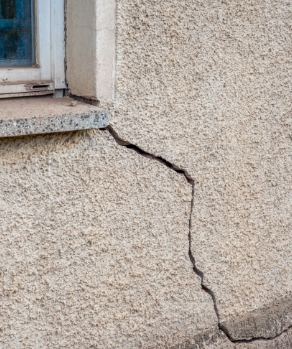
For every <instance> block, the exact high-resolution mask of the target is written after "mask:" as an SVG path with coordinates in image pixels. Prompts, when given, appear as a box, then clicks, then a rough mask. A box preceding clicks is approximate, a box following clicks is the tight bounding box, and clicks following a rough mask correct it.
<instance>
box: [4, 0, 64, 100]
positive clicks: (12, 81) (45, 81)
mask: <svg viewBox="0 0 292 349" xmlns="http://www.w3.org/2000/svg"><path fill="white" fill-rule="evenodd" d="M34 4H35V58H36V64H35V65H34V66H31V67H0V98H8V97H22V96H36V95H46V94H53V93H56V90H59V91H62V92H63V89H66V87H67V86H66V81H65V4H64V0H34ZM48 52H49V54H48ZM57 94H58V93H56V95H57ZM61 94H62V93H61Z"/></svg>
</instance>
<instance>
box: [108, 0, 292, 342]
mask: <svg viewBox="0 0 292 349" xmlns="http://www.w3.org/2000/svg"><path fill="white" fill-rule="evenodd" d="M291 16H292V2H291V1H286V0H285V1H284V0H269V1H268V0H257V1H253V0H250V1H241V2H240V1H237V0H231V1H221V0H220V1H219V0H215V1H214V0H204V1H199V0H184V1H181V0H178V1H173V0H171V1H170V0H166V1H151V0H148V1H143V0H138V1H132V0H125V1H124V0H123V1H121V0H118V2H117V81H116V104H115V108H114V110H113V116H112V121H111V122H112V125H113V127H114V129H115V131H116V132H117V133H118V134H119V136H120V137H121V138H122V139H123V140H125V141H128V142H130V143H133V144H136V145H137V146H139V147H140V148H142V149H144V150H146V151H147V152H149V153H152V154H155V155H157V156H161V157H163V158H164V159H167V160H168V161H170V162H171V163H173V164H175V165H176V166H178V167H180V168H183V169H185V170H186V171H188V173H189V174H190V175H191V177H192V178H193V180H194V181H195V192H194V210H193V216H192V241H193V242H192V253H193V256H194V258H195V260H196V266H197V268H198V269H199V270H200V271H201V272H202V273H203V274H204V281H203V283H204V285H205V286H206V287H208V288H209V289H210V290H211V291H213V293H214V296H215V300H216V305H217V309H218V316H219V321H220V323H221V325H222V326H224V327H225V331H226V332H228V333H229V335H230V336H231V337H232V338H233V339H235V340H239V339H251V338H258V337H263V338H272V337H275V336H277V335H279V334H280V333H281V332H282V331H284V330H285V329H286V328H288V327H289V326H291V325H292V320H291V318H292V306H291V292H292V273H291V270H292V253H291V252H292V251H291V246H292V237H291V202H292V179H291V178H292V177H291V171H292V160H291V137H292V133H291V131H292V128H291V127H292V115H291V101H292V97H291V96H292V94H291V92H292V91H291V81H290V80H291V69H292V56H291V50H292V29H291Z"/></svg>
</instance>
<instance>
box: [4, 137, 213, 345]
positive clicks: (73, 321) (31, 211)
mask: <svg viewBox="0 0 292 349" xmlns="http://www.w3.org/2000/svg"><path fill="white" fill-rule="evenodd" d="M0 164H1V166H0V181H1V188H2V190H1V191H0V227H1V234H0V239H1V242H0V270H1V288H0V289H1V312H0V324H1V331H0V347H1V348H3V349H14V348H15V349H19V348H78V349H80V348H103V349H104V348H120V349H123V348H152V347H153V348H154V347H155V348H164V347H165V346H166V345H167V346H171V345H175V344H177V343H184V342H186V341H187V340H191V339H192V338H194V337H195V336H196V335H199V334H201V333H205V332H207V331H210V330H213V331H214V330H216V328H217V319H216V315H215V314H214V309H213V304H212V301H211V299H210V297H209V295H207V294H206V293H204V292H202V291H201V287H200V279H199V277H198V276H196V275H195V274H194V273H193V270H192V263H191V261H190V259H189V256H188V250H189V239H188V234H189V216H190V210H191V205H190V203H191V186H190V184H189V183H188V182H187V181H186V179H185V177H184V176H183V175H181V174H178V173H176V172H175V171H173V170H171V169H169V168H167V167H166V166H164V165H163V164H161V163H159V162H158V161H155V160H153V159H149V158H147V157H143V156H141V155H139V154H137V153H136V152H135V151H133V150H130V149H127V148H125V147H122V146H119V145H117V144H116V142H115V141H114V139H113V138H112V136H110V135H109V133H108V132H107V131H103V132H102V131H91V132H77V133H71V134H70V133H69V134H63V135H62V134H60V135H51V136H50V135H48V136H43V137H42V136H39V137H27V138H20V139H7V140H1V141H0Z"/></svg>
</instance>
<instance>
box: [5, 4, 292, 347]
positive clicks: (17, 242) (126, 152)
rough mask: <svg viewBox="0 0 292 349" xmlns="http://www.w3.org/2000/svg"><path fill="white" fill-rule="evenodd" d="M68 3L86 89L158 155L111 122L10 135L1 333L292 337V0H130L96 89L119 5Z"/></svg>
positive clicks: (179, 340)
mask: <svg viewBox="0 0 292 349" xmlns="http://www.w3.org/2000/svg"><path fill="white" fill-rule="evenodd" d="M74 3H76V4H77V5H78V6H79V11H77V12H76V13H75V15H74V13H73V12H71V14H73V17H72V18H71V17H70V18H71V19H70V18H69V17H68V20H69V21H70V20H71V25H72V24H74V22H75V24H76V27H75V28H73V27H72V26H71V27H70V25H69V26H68V27H67V33H68V31H70V30H77V34H78V35H79V34H80V37H82V38H83V37H85V38H86V37H87V36H88V42H86V41H83V42H82V40H81V39H80V37H79V36H78V35H77V36H76V40H77V43H78V45H79V44H80V46H77V43H76V42H75V43H74V37H72V36H71V39H72V40H71V41H70V42H68V46H67V48H68V47H69V46H70V47H69V50H68V51H67V53H69V54H70V52H71V53H72V56H74V55H76V56H75V58H76V57H77V58H78V59H76V61H74V62H73V63H72V64H73V66H74V65H75V68H74V69H73V68H72V67H73V66H71V68H70V69H73V71H72V70H71V71H70V69H69V68H68V74H69V75H70V74H71V77H72V74H73V75H75V76H74V79H73V80H72V81H74V83H75V82H77V81H79V82H80V88H81V90H78V86H77V87H76V89H75V94H77V95H81V96H82V95H84V96H85V97H91V98H95V99H100V101H101V104H102V105H105V106H107V107H108V108H109V110H110V112H111V125H112V127H113V130H114V131H115V132H116V133H114V132H112V135H113V136H115V137H116V138H117V137H119V139H118V140H119V141H120V143H121V144H124V145H125V144H132V145H136V146H137V147H139V148H140V149H143V150H144V151H146V152H148V154H145V153H143V152H139V149H138V148H135V149H136V150H135V149H127V148H126V147H123V146H122V145H118V144H117V143H116V142H115V141H114V138H113V136H112V135H110V134H109V132H108V131H92V132H77V133H70V134H63V135H51V136H43V137H40V136H39V137H27V138H19V139H7V140H1V141H0V163H1V166H0V181H1V188H2V191H0V229H1V234H0V238H1V243H0V256H1V258H0V260H1V262H0V263H1V279H0V280H1V288H0V290H1V312H0V324H1V326H2V328H1V329H2V331H0V347H1V348H3V349H8V348H9V349H11V348H15V349H16V348H17V349H18V348H32V349H34V348H98V349H113V348H115V349H116V348H121V349H125V348H129V349H132V348H149V349H150V348H153V349H154V348H171V349H194V348H209V349H211V348H212V349H214V348H216V349H234V348H236V349H245V348H246V349H249V348H252V349H256V348H257V349H269V348H289V347H292V343H291V338H292V335H291V329H289V327H291V325H292V323H291V316H292V300H291V291H292V280H291V272H290V270H291V267H292V258H291V246H292V244H291V234H290V232H291V213H290V212H291V202H292V201H291V184H292V183H291V175H290V173H291V169H292V168H291V167H292V164H291V137H292V136H291V126H292V122H291V120H292V119H291V83H290V80H289V79H290V75H289V74H291V68H292V61H291V48H292V47H291V46H292V45H291V44H292V35H291V34H292V33H291V5H292V2H291V1H290V0H289V1H283V0H280V1H279V0H278V1H274V0H266V1H264V0H258V1H245V2H239V1H237V0H231V1H228V2H226V1H219V0H215V1H213V0H207V1H198V0H185V1H181V0H165V1H152V0H147V1H146V0H144V1H142V0H138V1H133V0H123V1H122V0H118V1H117V13H116V51H115V50H112V49H111V50H110V52H111V54H112V55H113V53H114V52H116V76H115V81H114V83H113V81H111V82H110V83H108V84H107V85H106V86H101V87H100V93H98V88H97V87H98V86H97V82H98V81H99V78H100V76H102V77H104V76H107V74H109V75H110V76H111V78H112V77H113V75H112V71H111V70H110V68H109V69H104V70H103V73H104V74H105V75H99V74H98V72H100V71H102V67H104V65H103V64H104V63H105V64H106V67H112V65H111V64H112V61H110V62H108V61H107V60H104V58H105V55H103V58H102V59H101V60H100V61H99V60H98V55H99V54H102V53H105V52H106V51H103V50H102V47H103V45H105V47H107V44H106V42H107V41H106V39H105V37H104V36H102V34H101V33H106V35H109V34H111V35H109V39H108V40H109V43H110V45H112V44H113V35H112V33H113V27H112V24H113V23H112V22H111V23H107V24H108V27H107V26H106V27H104V26H103V25H100V24H101V23H104V21H105V17H102V16H101V14H100V13H99V12H98V11H99V7H98V6H97V4H101V5H102V4H103V5H104V6H105V7H106V8H108V9H109V8H111V10H113V9H115V6H113V5H115V4H114V3H113V2H112V1H111V2H110V4H111V6H107V3H106V2H105V1H103V0H98V1H96V2H94V1H90V2H88V3H87V2H86V5H87V7H84V3H85V2H84V1H82V2H76V1H75V0H74V1H73V0H72V1H68V5H69V6H71V5H73V4H74ZM74 9H75V10H76V9H77V10H78V8H77V7H74ZM83 10H86V11H85V12H84V11H83ZM82 11H83V12H82ZM80 13H83V14H84V13H86V14H87V15H86V16H87V17H88V21H87V22H84V18H83V17H82V16H79V15H80ZM111 14H112V12H111ZM74 16H75V17H76V19H74V18H75V17H74ZM78 16H79V17H78ZM98 18H101V21H100V22H101V23H100V22H99V21H98ZM77 19H78V20H77ZM78 26H80V31H78ZM98 35H101V37H102V40H101V41H98V40H97V38H98V37H99V36H98ZM78 37H79V39H78ZM103 40H105V41H103ZM98 44H100V46H99V48H98ZM88 46H89V50H87V47H88ZM94 47H95V49H94ZM107 48H109V47H107ZM70 50H72V51H70ZM74 52H75V53H74ZM82 57H84V61H82ZM91 57H92V61H91V64H90V65H86V64H84V63H86V61H87V60H90V59H91ZM111 57H112V56H111ZM108 63H109V64H108ZM68 64H69V61H68ZM69 65H70V64H69ZM79 65H80V67H82V69H80V70H78V66H79ZM92 70H93V71H94V70H95V71H94V72H93V74H90V73H89V71H90V72H91V73H92ZM113 70H114V69H113ZM69 75H68V76H69ZM69 82H70V79H69ZM113 86H116V87H115V91H112V89H113ZM69 87H70V86H69ZM103 87H105V88H104V89H103ZM72 92H74V90H72ZM112 96H115V99H114V100H112V101H110V100H111V98H112ZM121 140H123V142H121ZM132 148H133V147H132ZM151 154H152V155H154V157H153V156H151ZM155 156H156V157H162V158H163V159H165V160H167V161H168V163H163V162H160V161H159V160H161V159H159V158H155ZM170 167H172V168H170ZM174 168H175V169H177V170H179V169H182V170H184V171H185V174H187V176H188V178H189V180H190V181H191V182H192V181H193V183H194V187H193V186H192V185H191V184H190V183H188V181H187V180H186V178H185V176H184V175H183V174H180V173H177V172H176V171H174ZM193 189H194V190H193ZM190 218H191V226H189V222H190ZM190 231H191V236H190V237H191V258H190V256H189V247H190V246H189V232H190ZM192 258H194V260H192ZM192 262H193V264H192ZM193 267H195V268H194V269H195V271H194V270H193ZM201 283H203V285H204V286H203V289H202V288H201ZM211 296H213V298H212V297H211ZM219 328H220V329H219ZM227 335H228V336H229V337H230V338H227ZM242 339H244V340H245V339H246V340H251V341H250V342H239V343H237V342H236V341H237V340H242ZM231 340H233V341H235V343H233V342H232V341H231Z"/></svg>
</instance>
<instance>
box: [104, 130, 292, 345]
mask: <svg viewBox="0 0 292 349" xmlns="http://www.w3.org/2000/svg"><path fill="white" fill-rule="evenodd" d="M101 130H107V131H108V132H109V133H110V134H111V136H112V137H113V138H114V140H115V141H116V142H117V143H118V144H119V145H121V146H124V147H126V148H128V149H132V150H134V151H135V152H137V153H138V154H140V155H142V156H145V157H147V158H150V159H152V160H155V161H158V162H160V163H162V164H164V165H165V166H167V167H168V168H169V169H171V170H173V171H175V172H177V173H179V174H181V175H183V176H184V177H185V179H186V180H187V182H188V183H189V184H190V185H191V186H192V199H191V210H190V218H189V258H190V260H191V263H192V265H193V271H194V272H195V274H197V275H198V276H199V277H200V279H201V288H202V290H203V291H205V292H207V293H208V294H209V295H210V297H211V298H212V301H213V306H214V310H215V313H216V316H217V320H218V328H219V330H220V331H221V332H223V334H224V335H225V336H226V337H227V338H228V340H229V341H231V342H232V343H234V344H238V343H251V342H255V341H270V340H273V339H276V338H278V337H280V336H281V335H282V334H283V333H285V332H287V331H288V330H289V329H290V328H291V327H292V326H291V327H289V328H287V329H286V330H284V331H282V332H281V333H280V334H279V335H277V336H274V337H271V338H262V337H256V338H252V339H250V340H236V339H234V338H232V336H231V335H230V334H229V332H228V329H227V328H226V327H225V326H223V325H222V324H221V322H220V317H219V312H218V307H217V302H216V298H215V294H214V292H213V291H212V290H210V289H209V288H208V287H207V286H205V285H204V273H203V272H202V271H201V270H200V269H198V267H197V265H196V261H195V258H194V256H193V254H192V249H191V247H192V214H193V210H194V198H195V182H194V180H193V178H192V177H191V175H190V174H189V173H188V172H187V171H186V170H184V169H181V168H179V167H178V166H176V165H174V164H172V163H170V162H169V161H167V160H165V159H163V158H162V157H160V156H155V155H153V154H150V153H148V152H146V151H144V150H143V149H141V148H139V147H138V146H137V145H134V144H132V143H131V142H129V141H125V140H123V139H122V138H121V137H120V136H119V135H118V134H117V132H116V131H115V130H114V129H113V127H112V126H108V127H106V128H104V129H101Z"/></svg>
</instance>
